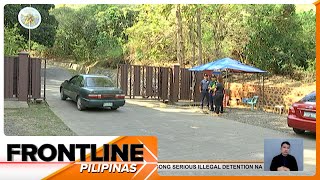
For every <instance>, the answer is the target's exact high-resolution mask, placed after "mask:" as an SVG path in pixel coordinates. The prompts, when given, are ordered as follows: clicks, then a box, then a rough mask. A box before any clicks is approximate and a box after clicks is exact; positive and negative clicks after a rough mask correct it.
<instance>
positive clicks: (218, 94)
mask: <svg viewBox="0 0 320 180" xmlns="http://www.w3.org/2000/svg"><path fill="white" fill-rule="evenodd" d="M223 97H224V85H223V80H222V77H221V76H219V77H218V83H217V85H216V89H215V97H214V102H215V103H214V104H215V106H216V108H215V112H216V114H219V113H223Z"/></svg>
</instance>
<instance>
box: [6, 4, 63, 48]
mask: <svg viewBox="0 0 320 180" xmlns="http://www.w3.org/2000/svg"><path fill="white" fill-rule="evenodd" d="M28 6H30V5H26V4H25V5H21V4H7V5H5V7H4V14H5V18H4V24H5V27H7V28H14V26H15V24H19V22H18V14H19V12H20V10H21V9H23V8H24V7H28ZM31 6H32V7H34V8H35V9H37V10H38V11H39V13H40V14H41V19H42V20H41V24H40V25H39V27H37V28H36V29H33V30H31V39H32V41H34V42H37V43H39V44H41V45H44V46H46V47H52V46H53V43H54V40H55V35H56V29H57V26H58V22H57V21H56V19H55V17H54V16H52V15H50V14H49V11H50V10H51V9H53V8H54V7H55V6H54V5H53V4H37V5H31ZM18 28H19V34H21V35H22V36H23V37H24V39H25V40H26V41H27V40H28V39H29V32H28V29H25V28H24V27H22V26H21V25H19V26H18Z"/></svg>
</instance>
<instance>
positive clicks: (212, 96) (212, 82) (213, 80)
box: [209, 74, 217, 111]
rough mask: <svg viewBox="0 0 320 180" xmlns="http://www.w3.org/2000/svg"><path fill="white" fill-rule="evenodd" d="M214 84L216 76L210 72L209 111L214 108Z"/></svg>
mask: <svg viewBox="0 0 320 180" xmlns="http://www.w3.org/2000/svg"><path fill="white" fill-rule="evenodd" d="M216 85H217V77H216V76H215V75H214V74H212V75H211V81H210V83H209V98H210V111H214V108H215V105H214V95H215V89H216Z"/></svg>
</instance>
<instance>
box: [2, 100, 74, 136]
mask: <svg viewBox="0 0 320 180" xmlns="http://www.w3.org/2000/svg"><path fill="white" fill-rule="evenodd" d="M4 133H5V135H7V136H76V134H75V133H74V132H73V131H72V130H71V129H70V128H69V127H67V126H66V125H65V124H64V123H63V122H62V121H61V120H60V119H59V118H58V117H57V116H56V115H55V114H54V113H53V112H52V111H51V110H50V109H49V107H48V106H47V105H46V104H45V103H42V104H30V105H29V108H19V109H4Z"/></svg>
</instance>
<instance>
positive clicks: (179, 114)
mask: <svg viewBox="0 0 320 180" xmlns="http://www.w3.org/2000/svg"><path fill="white" fill-rule="evenodd" d="M70 77H71V76H70V74H68V73H67V71H65V70H63V69H60V68H54V67H49V68H48V70H47V91H46V96H47V102H48V104H49V105H50V107H51V109H52V110H53V112H54V113H55V114H56V115H57V116H58V117H60V118H61V119H62V120H63V121H64V123H65V124H66V125H67V126H68V127H70V128H71V129H72V130H73V131H74V132H75V133H76V134H78V135H81V136H125V135H128V136H129V135H145V136H157V137H158V147H159V151H158V152H159V161H161V160H257V161H263V157H264V155H263V151H264V139H265V138H301V136H296V135H294V134H288V133H281V132H278V131H275V130H270V129H266V128H261V127H257V126H252V125H248V124H244V123H239V122H235V121H232V120H227V119H224V118H223V116H220V117H212V116H209V115H204V114H202V113H198V112H190V111H189V110H186V109H179V108H168V107H164V108H162V107H144V106H145V104H141V103H140V104H139V102H138V101H137V100H128V101H127V103H126V105H125V106H124V107H122V108H119V109H118V110H117V111H111V110H87V111H78V110H77V109H76V104H75V103H74V102H71V101H70V100H69V101H68V100H67V101H62V100H60V97H59V85H60V84H61V83H62V82H63V80H65V79H68V78H70ZM304 149H305V151H304V163H305V164H304V170H305V172H291V173H292V174H301V175H313V174H314V173H315V162H316V159H315V154H316V152H315V139H314V138H313V137H308V136H305V137H304ZM232 172H233V174H234V175H263V174H266V173H265V172H263V171H260V172H257V171H252V172H250V173H248V171H245V172H241V171H240V172H236V173H234V172H235V171H232ZM269 173H270V172H269ZM162 174H163V175H173V174H177V175H183V174H186V175H230V172H226V171H211V172H201V171H195V172H188V173H186V172H177V171H168V172H163V173H162ZM274 174H277V173H274Z"/></svg>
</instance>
